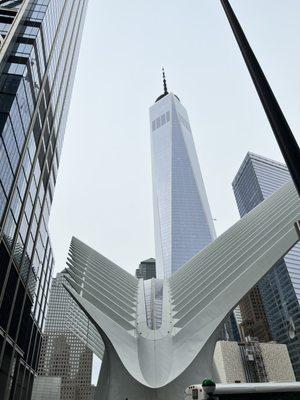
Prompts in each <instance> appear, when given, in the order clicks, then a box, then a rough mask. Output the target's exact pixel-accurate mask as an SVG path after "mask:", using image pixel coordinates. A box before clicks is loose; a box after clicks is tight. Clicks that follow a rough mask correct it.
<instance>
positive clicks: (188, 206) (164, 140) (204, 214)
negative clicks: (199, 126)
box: [150, 78, 216, 278]
mask: <svg viewBox="0 0 300 400" xmlns="http://www.w3.org/2000/svg"><path fill="white" fill-rule="evenodd" d="M150 129H151V147H152V180H153V203H154V229H155V251H156V271H157V276H158V277H159V278H163V277H165V278H168V277H170V276H171V275H172V274H173V273H174V272H175V271H177V270H178V268H180V267H181V266H182V265H183V264H184V263H185V262H187V261H188V260H189V259H190V258H192V257H193V256H194V255H196V254H197V253H198V252H199V251H200V250H202V249H203V248H204V247H206V246H207V245H208V244H209V243H211V242H212V241H213V240H214V239H215V237H216V234H215V229H214V226H213V221H212V216H211V212H210V209H209V204H208V201H207V197H206V192H205V187H204V183H203V180H202V175H201V171H200V167H199V162H198V158H197V154H196V149H195V145H194V141H193V136H192V131H191V127H190V123H189V119H188V115H187V112H186V110H185V108H184V107H183V105H182V104H181V102H180V100H179V99H178V97H177V96H176V95H174V94H173V93H169V92H168V91H167V87H166V81H165V78H164V93H163V94H162V95H161V96H159V97H158V99H157V100H156V102H155V104H154V105H153V106H152V107H151V108H150Z"/></svg>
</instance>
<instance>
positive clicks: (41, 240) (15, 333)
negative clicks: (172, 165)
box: [0, 0, 87, 400]
mask: <svg viewBox="0 0 300 400" xmlns="http://www.w3.org/2000/svg"><path fill="white" fill-rule="evenodd" d="M86 7H87V1H81V0H61V1H56V0H17V1H13V0H10V1H3V2H1V9H0V42H1V48H0V72H1V76H0V266H1V268H0V332H1V335H0V398H1V399H3V400H8V399H10V400H15V399H22V400H23V399H29V398H30V396H31V387H32V382H33V377H34V373H35V371H36V367H37V362H38V354H39V347H40V341H41V331H42V329H43V323H44V316H45V312H46V308H47V299H48V291H49V285H50V279H51V273H52V268H53V256H52V250H51V244H50V240H49V235H48V231H47V225H48V218H49V213H50V208H51V203H52V198H53V192H54V187H55V182H56V176H57V170H58V166H59V159H60V154H61V149H62V143H63V136H64V130H65V124H66V118H67V113H68V107H69V103H70V95H71V90H72V86H73V79H74V73H75V69H76V64H77V57H78V50H79V44H80V38H81V33H82V28H83V22H84V17H85V12H86Z"/></svg>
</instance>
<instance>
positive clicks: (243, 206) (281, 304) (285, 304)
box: [233, 153, 300, 380]
mask: <svg viewBox="0 0 300 400" xmlns="http://www.w3.org/2000/svg"><path fill="white" fill-rule="evenodd" d="M290 179H291V177H290V175H289V171H288V169H287V167H286V166H285V165H284V164H281V163H279V162H276V161H273V160H270V159H267V158H265V157H261V156H259V155H256V154H252V153H248V154H247V155H246V158H245V159H244V161H243V163H242V165H241V167H240V169H239V171H238V173H237V175H236V177H235V178H234V181H233V190H234V194H235V197H236V202H237V205H238V209H239V212H240V215H241V216H244V215H245V214H247V213H248V212H249V211H251V210H252V209H253V208H254V207H255V206H257V205H258V204H259V203H260V202H262V201H263V200H264V199H266V198H267V197H269V196H270V195H271V194H272V193H273V192H275V191H276V190H277V189H279V188H280V187H282V186H283V185H284V184H285V183H287V182H288V181H290ZM258 290H259V293H260V296H261V301H262V304H263V307H264V312H265V314H266V317H267V322H268V326H269V329H270V334H271V338H272V339H273V340H276V341H277V342H279V343H285V344H286V345H287V347H288V351H289V354H290V358H291V361H292V364H293V368H294V371H295V375H296V378H297V380H299V379H300V244H299V243H298V244H297V245H296V246H294V247H293V248H292V249H291V250H290V251H289V253H288V254H287V255H286V256H285V257H284V258H283V259H282V260H280V261H279V262H277V263H276V265H275V266H274V268H273V269H272V270H271V271H270V272H269V273H268V274H267V275H266V276H265V277H264V278H263V279H262V280H261V281H260V282H259V284H258ZM256 297H257V296H256ZM242 316H243V315H242Z"/></svg>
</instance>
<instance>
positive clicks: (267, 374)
mask: <svg viewBox="0 0 300 400" xmlns="http://www.w3.org/2000/svg"><path fill="white" fill-rule="evenodd" d="M214 366H215V369H216V375H217V376H218V382H220V383H245V382H293V381H295V374H294V371H293V367H292V363H291V360H290V357H289V353H288V350H287V347H286V345H284V344H277V343H272V342H271V343H260V342H258V341H257V340H254V339H249V340H247V341H245V342H229V341H219V342H217V343H216V347H215V352H214Z"/></svg>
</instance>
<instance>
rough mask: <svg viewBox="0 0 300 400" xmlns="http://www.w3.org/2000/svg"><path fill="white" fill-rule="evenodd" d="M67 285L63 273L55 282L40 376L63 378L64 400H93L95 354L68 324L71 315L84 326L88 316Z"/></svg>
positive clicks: (40, 364) (40, 362)
mask: <svg viewBox="0 0 300 400" xmlns="http://www.w3.org/2000/svg"><path fill="white" fill-rule="evenodd" d="M64 283H66V281H65V278H64V275H63V273H59V274H57V276H56V278H54V279H53V280H52V289H51V294H50V300H49V307H48V314H47V320H46V326H45V333H44V335H43V340H42V346H41V356H40V361H39V368H38V373H39V375H42V376H47V377H51V376H52V377H55V376H56V377H60V378H61V394H60V399H61V400H92V398H91V394H92V392H93V388H92V387H91V378H92V366H93V353H92V351H91V350H89V349H88V348H87V346H86V345H85V344H84V343H83V341H81V340H80V339H78V338H77V336H76V335H75V334H74V330H73V328H72V327H71V326H70V325H69V323H68V320H69V318H70V313H72V311H73V312H74V313H76V319H77V321H78V320H81V321H82V323H83V324H84V319H85V316H84V314H83V313H82V311H80V310H79V309H78V307H77V306H76V304H75V303H74V300H72V299H71V298H70V295H69V294H68V292H67V291H66V290H65V288H64V287H63V284H64Z"/></svg>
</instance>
